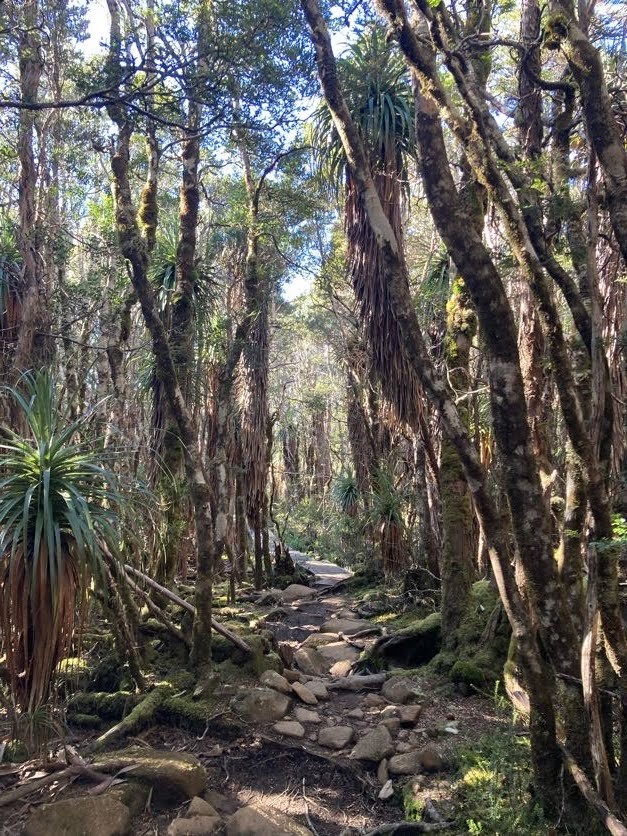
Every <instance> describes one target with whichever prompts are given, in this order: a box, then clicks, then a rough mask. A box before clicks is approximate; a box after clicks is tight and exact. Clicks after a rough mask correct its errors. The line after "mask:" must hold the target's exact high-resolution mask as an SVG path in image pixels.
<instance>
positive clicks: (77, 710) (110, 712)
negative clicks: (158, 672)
mask: <svg viewBox="0 0 627 836" xmlns="http://www.w3.org/2000/svg"><path fill="white" fill-rule="evenodd" d="M141 699H142V697H141V695H138V694H132V693H131V692H130V691H116V692H115V693H114V694H107V693H102V692H99V691H92V692H89V693H84V692H81V693H79V694H75V695H74V696H73V697H72V698H71V699H70V701H69V703H68V716H70V717H71V716H74V715H76V714H95V715H97V716H98V717H100V718H101V719H103V720H120V719H121V718H122V717H124V715H125V714H127V713H128V712H129V711H131V710H132V709H133V708H134V706H136V705H137V703H138V702H140V701H141Z"/></svg>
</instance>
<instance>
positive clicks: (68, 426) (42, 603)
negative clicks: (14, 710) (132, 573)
mask: <svg viewBox="0 0 627 836" xmlns="http://www.w3.org/2000/svg"><path fill="white" fill-rule="evenodd" d="M8 391H9V395H10V396H11V397H12V398H13V400H14V401H15V402H16V404H17V406H18V407H19V409H20V410H21V412H22V415H23V418H24V421H25V425H26V426H27V427H28V430H29V436H30V437H25V438H23V437H22V436H20V435H18V434H17V433H15V432H13V431H12V430H8V429H7V430H5V431H4V437H3V439H2V443H0V494H1V495H2V504H1V505H0V622H1V628H2V632H3V637H4V643H5V648H6V653H7V665H8V668H9V678H10V682H11V688H12V692H13V696H14V698H15V699H16V700H17V701H18V702H19V703H20V704H21V706H22V707H23V708H24V709H27V710H29V711H31V712H32V711H33V710H35V709H36V708H37V707H38V706H39V705H41V704H42V703H43V702H45V700H46V698H47V695H48V691H49V687H50V682H51V679H52V675H53V672H54V669H55V667H56V664H57V662H58V661H59V659H60V658H61V656H62V655H63V651H64V650H65V649H66V648H67V647H68V646H69V644H70V642H71V640H72V632H73V626H74V621H75V615H76V612H75V609H76V605H77V603H79V602H80V600H81V599H82V597H83V596H84V594H85V593H86V591H87V588H88V585H89V583H90V579H91V578H95V579H96V580H99V579H100V578H101V576H102V560H103V552H104V550H108V552H110V553H111V554H112V555H116V554H118V551H119V545H120V536H121V533H120V524H119V516H118V513H117V511H116V509H117V508H118V506H119V504H120V500H121V495H120V493H119V491H118V489H117V486H116V480H115V477H114V475H113V474H112V473H111V472H110V471H109V470H107V469H106V468H104V467H103V466H102V465H101V464H100V463H99V462H98V461H97V458H96V456H95V455H94V454H93V452H92V451H91V450H90V449H89V446H88V445H87V444H86V443H85V442H84V441H82V440H78V441H77V440H75V439H76V438H79V439H80V435H81V432H82V431H83V430H84V429H85V427H86V419H85V418H83V419H80V420H78V421H74V422H68V421H67V420H66V418H65V416H64V415H63V412H62V411H61V409H60V408H59V403H58V400H57V393H56V389H55V383H54V379H53V378H52V377H51V376H50V375H49V374H47V373H45V372H41V373H38V374H36V375H32V376H27V377H25V378H24V379H23V381H22V387H21V390H19V391H18V390H17V389H12V390H8Z"/></svg>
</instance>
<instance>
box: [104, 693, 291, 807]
mask: <svg viewBox="0 0 627 836" xmlns="http://www.w3.org/2000/svg"><path fill="white" fill-rule="evenodd" d="M270 693H272V694H274V693H276V692H274V691H271V692H270ZM283 699H285V697H283ZM128 766H132V767H133V769H132V773H131V775H132V780H133V781H140V782H141V783H143V784H148V785H149V786H150V787H152V796H151V802H150V803H151V805H152V806H153V807H155V808H156V809H164V808H166V807H169V806H174V805H176V804H180V803H181V801H184V800H185V799H188V798H193V797H194V796H195V795H200V794H201V793H202V791H203V790H204V788H205V784H206V783H207V774H206V772H205V768H204V766H203V765H202V764H201V762H200V761H199V760H198V758H195V757H194V756H193V755H190V754H187V753H186V752H169V751H165V750H160V749H148V748H144V747H141V748H139V747H137V748H131V749H122V750H120V751H117V752H109V753H107V754H106V755H100V757H99V760H98V769H99V771H107V772H118V771H119V770H120V769H124V768H125V767H128ZM129 772H130V770H129Z"/></svg>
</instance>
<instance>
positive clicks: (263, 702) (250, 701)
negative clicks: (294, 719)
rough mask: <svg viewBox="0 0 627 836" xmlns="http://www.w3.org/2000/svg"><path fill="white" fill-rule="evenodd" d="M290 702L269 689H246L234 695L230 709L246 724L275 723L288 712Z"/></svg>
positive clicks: (283, 695)
mask: <svg viewBox="0 0 627 836" xmlns="http://www.w3.org/2000/svg"><path fill="white" fill-rule="evenodd" d="M291 705H292V701H291V700H290V699H289V697H286V696H285V694H280V693H279V692H278V691H273V690H272V689H271V688H248V689H246V690H245V691H242V692H241V693H239V694H236V695H235V696H234V697H233V699H232V700H231V708H232V709H233V711H234V712H235V714H237V716H238V717H241V719H242V720H245V721H246V722H247V723H276V721H277V720H281V719H282V718H283V717H285V715H286V714H287V712H288V711H289V710H290V708H291Z"/></svg>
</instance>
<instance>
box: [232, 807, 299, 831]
mask: <svg viewBox="0 0 627 836" xmlns="http://www.w3.org/2000/svg"><path fill="white" fill-rule="evenodd" d="M226 833H227V836H313V834H312V833H311V830H308V829H307V828H306V827H303V826H302V825H300V824H298V822H295V821H293V820H292V819H290V818H289V817H288V816H285V815H283V813H277V812H275V811H274V810H265V809H264V810H258V809H257V808H256V807H252V806H251V807H242V808H241V809H240V810H238V811H237V813H234V814H233V815H232V816H231V817H230V818H229V820H228V821H227V823H226Z"/></svg>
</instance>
